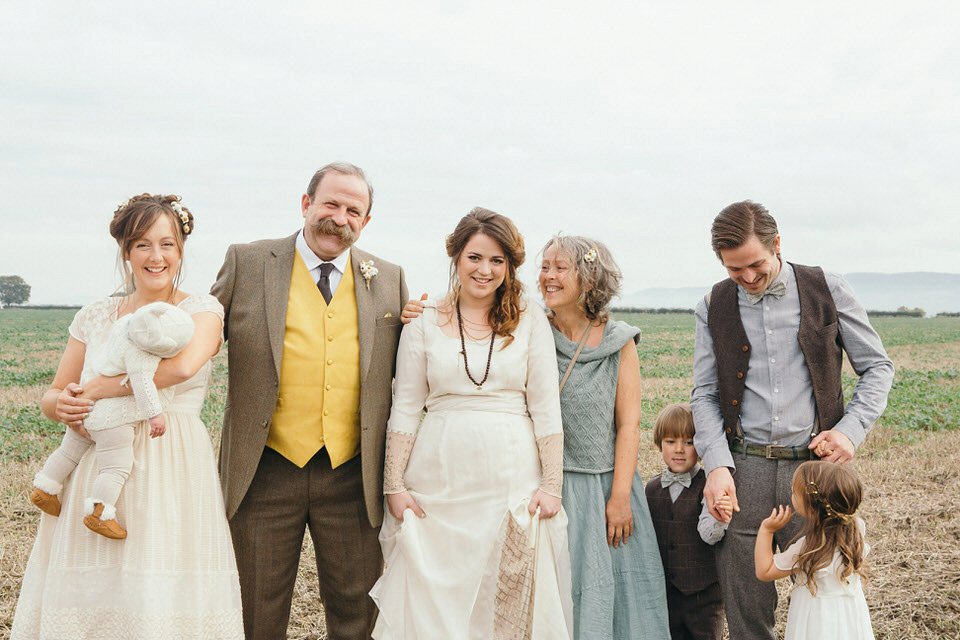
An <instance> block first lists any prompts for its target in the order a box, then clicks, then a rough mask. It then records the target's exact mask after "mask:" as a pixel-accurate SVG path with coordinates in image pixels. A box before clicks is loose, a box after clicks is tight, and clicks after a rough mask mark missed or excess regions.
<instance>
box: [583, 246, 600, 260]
mask: <svg viewBox="0 0 960 640" xmlns="http://www.w3.org/2000/svg"><path fill="white" fill-rule="evenodd" d="M583 261H584V262H596V261H597V250H596V249H594V248H593V247H590V251H587V252H586V253H585V254H583Z"/></svg>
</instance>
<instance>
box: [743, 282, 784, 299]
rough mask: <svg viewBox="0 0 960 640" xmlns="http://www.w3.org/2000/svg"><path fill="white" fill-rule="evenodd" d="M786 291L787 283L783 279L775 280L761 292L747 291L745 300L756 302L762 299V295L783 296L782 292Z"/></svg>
mask: <svg viewBox="0 0 960 640" xmlns="http://www.w3.org/2000/svg"><path fill="white" fill-rule="evenodd" d="M786 292H787V285H786V284H785V283H784V282H783V280H775V281H774V282H773V283H772V284H771V285H770V286H769V287H767V288H766V289H765V290H764V291H762V292H761V293H748V294H747V302H749V303H750V304H757V303H758V302H760V301H761V300H763V296H766V295H770V296H776V297H777V298H781V297H783V294H785V293H786Z"/></svg>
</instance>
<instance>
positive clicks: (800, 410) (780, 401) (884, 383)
mask: <svg viewBox="0 0 960 640" xmlns="http://www.w3.org/2000/svg"><path fill="white" fill-rule="evenodd" d="M824 276H825V277H826V281H827V286H828V287H829V289H830V295H831V296H832V297H833V301H834V303H835V304H836V306H837V313H838V315H839V322H840V338H841V340H842V341H843V348H844V351H845V352H846V354H847V359H848V360H849V361H850V365H851V366H852V367H853V369H854V371H855V372H856V373H857V375H858V376H860V379H859V380H858V381H857V386H856V389H855V390H854V393H853V398H852V399H851V400H850V402H849V403H848V404H847V406H846V410H845V412H844V415H843V418H842V419H841V420H840V422H839V423H837V425H836V426H835V427H834V429H836V430H838V431H840V432H842V433H843V434H844V435H846V436H847V437H848V438H850V441H851V442H853V445H854V446H855V447H858V446H860V443H862V442H863V440H864V438H866V435H867V432H868V431H870V429H871V428H872V427H873V425H874V423H875V422H876V421H877V418H879V417H880V414H881V413H883V410H884V408H886V406H887V394H888V393H889V392H890V386H891V385H892V384H893V362H891V361H890V358H889V357H887V353H886V351H885V350H884V348H883V344H882V343H881V342H880V336H878V335H877V332H876V331H874V329H873V327H872V326H870V322H869V320H868V319H867V313H866V311H864V309H863V307H862V306H861V305H860V303H859V302H857V300H856V298H854V296H853V290H852V289H851V288H850V285H849V284H847V282H846V280H844V279H843V278H842V277H840V276H839V275H837V274H834V273H829V272H824ZM777 280H781V281H783V283H784V284H785V285H786V289H787V290H786V293H785V294H784V295H783V297H781V298H779V299H778V298H776V297H774V296H764V298H763V300H761V301H760V302H758V303H757V304H755V305H752V304H750V303H749V302H748V301H747V295H746V292H745V291H744V290H743V288H742V287H739V286H738V287H737V300H738V304H739V306H740V317H741V319H742V321H743V328H744V330H745V331H746V333H747V338H748V339H749V340H750V346H751V350H750V365H749V367H750V368H749V369H748V370H747V378H746V388H745V390H744V394H743V401H742V403H741V405H740V424H741V426H742V428H743V433H744V439H745V440H746V441H747V442H748V443H752V444H769V443H772V444H779V445H783V446H805V445H807V444H809V443H810V440H811V439H812V438H813V435H814V419H815V416H816V406H815V404H814V398H813V387H812V385H811V382H810V373H809V371H808V370H807V365H806V360H805V359H804V357H803V352H802V351H801V350H800V343H799V342H798V340H797V330H798V329H799V327H800V297H799V294H798V292H797V279H796V276H795V274H794V271H793V267H791V266H790V265H789V264H788V263H786V262H783V263H782V266H781V269H780V273H779V275H778V276H777ZM707 313H708V308H707V304H706V301H705V300H701V301H700V302H699V304H698V305H697V309H696V321H697V330H696V338H695V342H694V363H693V385H694V388H693V393H692V395H691V400H690V404H691V407H692V408H693V419H694V424H695V425H696V430H697V432H696V435H695V436H694V444H695V446H696V448H697V452H698V453H699V454H700V457H701V458H702V459H703V466H704V469H705V470H706V472H707V473H710V472H711V471H713V470H714V469H716V468H717V467H724V466H725V467H730V468H735V466H736V465H734V463H733V456H731V455H730V450H729V448H728V446H727V439H726V434H725V433H724V427H723V418H722V416H721V414H720V392H719V389H718V386H717V361H716V356H715V355H714V351H713V340H712V339H711V337H710V331H709V329H708V328H707Z"/></svg>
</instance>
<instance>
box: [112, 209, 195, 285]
mask: <svg viewBox="0 0 960 640" xmlns="http://www.w3.org/2000/svg"><path fill="white" fill-rule="evenodd" d="M160 216H167V217H169V218H170V226H171V227H173V237H174V241H175V242H176V243H177V250H178V251H179V253H180V264H181V266H182V265H183V243H184V242H185V241H186V239H187V236H188V235H190V234H191V233H192V232H193V228H194V221H193V214H192V213H190V210H189V209H187V208H186V207H185V206H183V205H182V204H180V196H176V195H172V194H171V195H151V194H149V193H142V194H140V195H139V196H133V197H132V198H130V199H129V200H127V201H126V202H124V203H123V204H121V205H120V206H119V207H117V210H116V211H114V212H113V220H111V221H110V235H111V236H113V239H114V240H116V241H117V246H118V247H119V256H118V261H119V263H120V269H121V271H122V272H123V274H124V283H125V289H126V293H132V292H133V290H134V288H135V286H134V279H133V273H131V271H130V268H129V267H128V266H127V262H126V261H127V257H128V256H129V255H130V249H131V248H132V247H133V244H134V243H135V242H136V241H137V240H139V239H140V238H142V237H143V236H145V235H146V234H147V231H149V230H150V227H152V226H153V225H154V223H155V222H156V221H157V220H158V219H159V218H160ZM180 273H181V272H180V270H179V269H178V270H177V274H176V275H175V276H174V281H173V284H174V287H176V286H177V285H179V283H180Z"/></svg>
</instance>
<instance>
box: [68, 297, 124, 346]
mask: <svg viewBox="0 0 960 640" xmlns="http://www.w3.org/2000/svg"><path fill="white" fill-rule="evenodd" d="M118 300H119V299H118V298H104V299H102V300H97V301H96V302H91V303H90V304H88V305H85V306H84V307H83V308H82V309H80V311H77V313H76V315H75V316H73V321H71V322H70V327H69V329H68V331H69V332H70V335H71V336H72V337H74V338H76V339H77V340H79V341H80V342H82V343H84V344H88V343H89V342H90V338H91V334H92V333H95V332H97V331H99V330H100V329H102V328H103V327H105V326H108V325H109V324H110V323H111V317H112V316H113V315H114V314H115V313H116V312H117V303H118Z"/></svg>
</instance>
